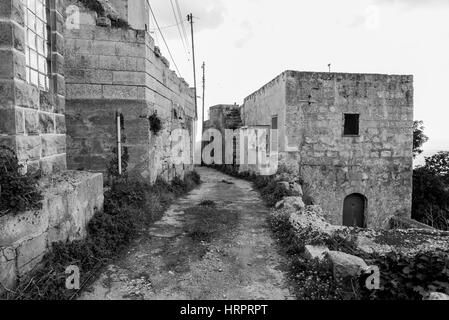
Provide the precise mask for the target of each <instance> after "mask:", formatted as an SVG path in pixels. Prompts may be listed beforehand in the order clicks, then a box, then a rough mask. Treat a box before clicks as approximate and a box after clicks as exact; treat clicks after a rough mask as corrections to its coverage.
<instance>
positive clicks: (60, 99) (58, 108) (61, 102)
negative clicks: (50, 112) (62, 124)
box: [54, 95, 65, 114]
mask: <svg viewBox="0 0 449 320" xmlns="http://www.w3.org/2000/svg"><path fill="white" fill-rule="evenodd" d="M54 111H55V113H58V114H64V113H65V97H64V96H63V95H55V109H54Z"/></svg>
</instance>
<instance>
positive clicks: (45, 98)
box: [39, 91, 55, 112]
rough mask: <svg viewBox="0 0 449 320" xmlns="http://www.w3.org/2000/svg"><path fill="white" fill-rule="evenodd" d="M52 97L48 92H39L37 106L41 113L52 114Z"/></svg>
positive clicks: (53, 102)
mask: <svg viewBox="0 0 449 320" xmlns="http://www.w3.org/2000/svg"><path fill="white" fill-rule="evenodd" d="M54 104H55V101H54V95H53V94H52V93H50V92H46V91H40V92H39V106H40V108H39V109H40V110H41V111H47V112H53V109H54Z"/></svg>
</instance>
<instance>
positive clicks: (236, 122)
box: [203, 104, 242, 164]
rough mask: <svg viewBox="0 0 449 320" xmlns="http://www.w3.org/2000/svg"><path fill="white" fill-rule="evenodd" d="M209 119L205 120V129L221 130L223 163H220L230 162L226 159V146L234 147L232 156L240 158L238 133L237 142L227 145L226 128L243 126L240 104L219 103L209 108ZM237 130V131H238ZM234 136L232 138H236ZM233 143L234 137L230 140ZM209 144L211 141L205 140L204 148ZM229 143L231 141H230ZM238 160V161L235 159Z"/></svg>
mask: <svg viewBox="0 0 449 320" xmlns="http://www.w3.org/2000/svg"><path fill="white" fill-rule="evenodd" d="M209 112H210V114H209V120H207V121H205V122H204V126H203V131H207V130H209V129H216V130H218V131H219V132H220V135H221V148H222V154H221V163H220V164H227V163H228V164H230V163H229V160H228V161H226V160H227V159H226V153H225V152H226V147H227V148H234V149H233V150H232V153H233V154H232V156H233V157H234V159H238V156H239V154H238V152H237V150H239V144H238V141H239V138H238V135H237V134H235V135H234V136H235V138H236V139H235V140H236V141H235V140H234V141H235V142H236V144H235V145H234V147H233V146H229V145H228V146H227V145H226V141H225V139H226V130H227V129H228V130H236V129H239V128H240V127H241V126H242V119H241V116H240V106H239V105H237V104H219V105H216V106H212V107H210V108H209ZM236 132H237V131H236ZM234 136H233V137H232V138H234ZM230 141H231V143H232V139H231V140H230ZM207 144H209V141H207V140H206V141H203V148H204V146H206V145H207ZM228 144H229V143H228ZM233 162H236V161H233Z"/></svg>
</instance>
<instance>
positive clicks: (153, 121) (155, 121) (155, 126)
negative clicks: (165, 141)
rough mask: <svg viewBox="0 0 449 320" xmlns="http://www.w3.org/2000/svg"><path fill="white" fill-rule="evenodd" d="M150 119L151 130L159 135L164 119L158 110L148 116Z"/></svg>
mask: <svg viewBox="0 0 449 320" xmlns="http://www.w3.org/2000/svg"><path fill="white" fill-rule="evenodd" d="M148 121H149V123H150V131H151V132H153V133H154V134H155V135H157V134H158V133H159V131H161V130H162V121H161V119H160V118H159V116H158V115H157V112H156V111H154V112H153V113H152V114H151V115H150V116H149V117H148Z"/></svg>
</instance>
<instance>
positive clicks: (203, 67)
mask: <svg viewBox="0 0 449 320" xmlns="http://www.w3.org/2000/svg"><path fill="white" fill-rule="evenodd" d="M201 68H202V69H203V97H202V98H203V112H202V114H201V115H202V117H201V120H202V126H203V128H204V92H205V91H206V63H205V62H203V65H202V66H201ZM203 131H204V129H203Z"/></svg>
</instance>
